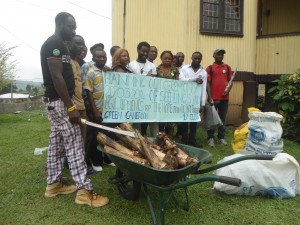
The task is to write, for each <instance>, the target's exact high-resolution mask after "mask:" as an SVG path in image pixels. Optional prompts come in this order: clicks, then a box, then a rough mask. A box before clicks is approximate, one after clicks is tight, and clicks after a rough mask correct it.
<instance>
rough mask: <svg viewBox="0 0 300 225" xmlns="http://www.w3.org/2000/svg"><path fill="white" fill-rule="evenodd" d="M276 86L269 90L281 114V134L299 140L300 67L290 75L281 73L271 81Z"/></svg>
mask: <svg viewBox="0 0 300 225" xmlns="http://www.w3.org/2000/svg"><path fill="white" fill-rule="evenodd" d="M273 82H274V83H277V85H276V86H274V87H272V88H271V89H270V90H269V93H272V94H273V96H272V98H273V100H274V102H275V103H277V104H278V108H279V113H280V114H281V115H282V116H283V120H282V122H283V126H282V127H283V135H284V136H285V137H288V138H290V139H292V140H295V141H298V142H300V137H299V134H300V127H299V124H300V104H299V102H300V69H298V70H297V71H296V72H295V73H294V74H291V75H281V77H280V79H279V80H275V81H273Z"/></svg>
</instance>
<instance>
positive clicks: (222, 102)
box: [206, 49, 232, 147]
mask: <svg viewBox="0 0 300 225" xmlns="http://www.w3.org/2000/svg"><path fill="white" fill-rule="evenodd" d="M224 54H225V50H224V49H216V50H215V51H214V53H213V57H214V59H215V62H214V63H213V64H212V65H210V66H208V67H207V68H206V72H207V94H208V101H209V103H210V104H214V105H215V107H216V110H217V111H218V114H219V116H220V119H221V120H222V122H223V125H222V126H219V127H218V139H219V143H220V144H222V145H227V142H226V140H225V119H226V115H227V111H228V100H229V92H230V89H231V87H232V86H230V87H228V88H226V86H227V84H228V82H229V80H230V79H231V76H232V70H231V68H230V66H228V65H227V64H225V63H223V58H224ZM214 133H215V129H210V130H208V131H207V139H208V145H209V146H210V147H215V143H214Z"/></svg>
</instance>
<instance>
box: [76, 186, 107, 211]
mask: <svg viewBox="0 0 300 225" xmlns="http://www.w3.org/2000/svg"><path fill="white" fill-rule="evenodd" d="M108 202H109V199H108V198H107V197H105V196H101V195H98V194H97V193H96V192H94V191H88V190H86V189H80V190H78V191H77V195H76V198H75V203H77V204H80V205H89V206H93V207H101V206H104V205H106V204H107V203H108Z"/></svg>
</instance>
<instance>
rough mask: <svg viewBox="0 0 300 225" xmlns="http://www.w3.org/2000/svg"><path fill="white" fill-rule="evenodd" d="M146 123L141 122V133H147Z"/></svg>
mask: <svg viewBox="0 0 300 225" xmlns="http://www.w3.org/2000/svg"><path fill="white" fill-rule="evenodd" d="M147 128H148V123H141V135H142V136H145V135H146V134H147Z"/></svg>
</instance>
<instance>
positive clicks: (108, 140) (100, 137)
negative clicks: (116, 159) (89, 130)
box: [97, 132, 134, 156]
mask: <svg viewBox="0 0 300 225" xmlns="http://www.w3.org/2000/svg"><path fill="white" fill-rule="evenodd" d="M97 141H98V142H99V143H100V144H102V145H108V146H110V147H112V148H114V149H117V150H118V151H120V152H123V153H126V154H128V155H132V156H133V155H134V153H133V152H132V151H131V150H130V149H128V148H126V147H124V146H123V145H121V144H119V143H118V142H116V141H114V140H112V139H111V138H110V137H108V136H106V135H105V134H103V133H101V132H99V133H98V134H97Z"/></svg>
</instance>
